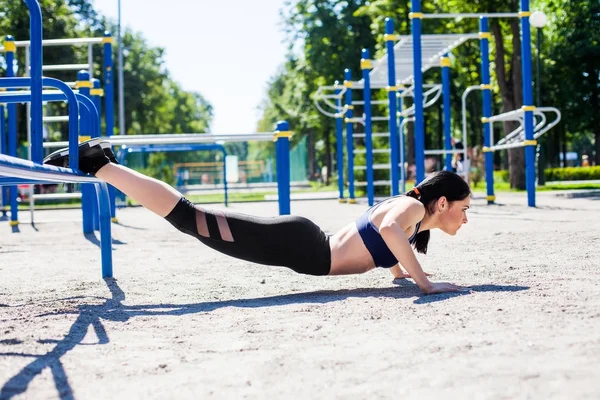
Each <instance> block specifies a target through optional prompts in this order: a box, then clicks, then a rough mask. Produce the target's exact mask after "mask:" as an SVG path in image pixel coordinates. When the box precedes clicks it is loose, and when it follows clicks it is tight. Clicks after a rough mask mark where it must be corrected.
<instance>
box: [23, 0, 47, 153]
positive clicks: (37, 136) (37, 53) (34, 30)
mask: <svg viewBox="0 0 600 400" xmlns="http://www.w3.org/2000/svg"><path fill="white" fill-rule="evenodd" d="M24 1H25V3H26V4H27V7H28V8H29V24H30V26H29V32H30V33H29V36H30V54H31V56H30V62H31V65H30V70H29V74H30V76H31V96H32V98H31V121H30V122H31V144H30V145H31V161H33V162H37V163H41V162H42V159H43V158H44V153H43V149H42V141H43V140H44V139H43V136H42V132H43V126H42V116H43V113H42V64H43V62H42V10H41V9H40V5H39V3H38V2H37V0H24Z"/></svg>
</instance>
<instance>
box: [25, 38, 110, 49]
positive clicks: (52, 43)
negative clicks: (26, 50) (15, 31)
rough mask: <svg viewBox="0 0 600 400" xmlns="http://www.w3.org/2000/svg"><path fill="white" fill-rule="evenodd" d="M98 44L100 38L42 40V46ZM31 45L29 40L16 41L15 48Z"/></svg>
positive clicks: (100, 41) (100, 40)
mask: <svg viewBox="0 0 600 400" xmlns="http://www.w3.org/2000/svg"><path fill="white" fill-rule="evenodd" d="M89 43H92V44H99V43H102V38H73V39H46V40H42V46H44V47H47V46H78V45H84V44H89ZM30 44H31V42H30V41H29V40H17V41H16V42H15V45H16V46H17V47H28V46H29V45H30Z"/></svg>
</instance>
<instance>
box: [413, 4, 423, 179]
mask: <svg viewBox="0 0 600 400" xmlns="http://www.w3.org/2000/svg"><path fill="white" fill-rule="evenodd" d="M411 5H412V13H411V15H412V17H411V20H412V24H411V26H412V37H413V68H414V70H413V71H414V96H413V98H414V101H415V164H416V165H415V167H416V174H417V179H416V182H415V184H418V183H419V182H421V181H422V180H423V179H425V126H424V115H423V73H422V72H421V68H422V61H421V18H422V14H421V0H412V1H411Z"/></svg>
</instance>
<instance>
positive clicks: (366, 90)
mask: <svg viewBox="0 0 600 400" xmlns="http://www.w3.org/2000/svg"><path fill="white" fill-rule="evenodd" d="M370 61H371V60H370V58H369V50H367V49H362V59H361V60H360V64H361V65H360V69H361V70H362V76H363V83H364V87H363V100H364V113H365V147H366V154H365V159H366V168H367V170H366V173H367V203H368V204H369V206H372V205H373V204H374V202H375V182H374V180H375V177H374V176H373V175H374V174H373V137H372V133H373V127H372V118H371V117H372V116H371V79H370V76H369V71H370V70H371V62H370Z"/></svg>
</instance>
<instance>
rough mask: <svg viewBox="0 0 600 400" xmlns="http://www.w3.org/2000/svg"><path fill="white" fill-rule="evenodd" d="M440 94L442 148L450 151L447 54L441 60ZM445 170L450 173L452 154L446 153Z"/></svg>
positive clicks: (450, 125) (450, 124)
mask: <svg viewBox="0 0 600 400" xmlns="http://www.w3.org/2000/svg"><path fill="white" fill-rule="evenodd" d="M441 64H442V94H443V101H444V148H445V149H446V150H452V132H451V131H452V120H451V111H452V109H451V108H450V59H449V58H448V53H446V54H444V57H443V58H442V59H441ZM446 170H447V171H452V153H446Z"/></svg>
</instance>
